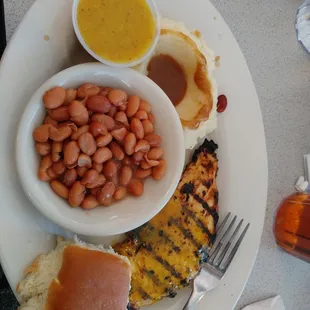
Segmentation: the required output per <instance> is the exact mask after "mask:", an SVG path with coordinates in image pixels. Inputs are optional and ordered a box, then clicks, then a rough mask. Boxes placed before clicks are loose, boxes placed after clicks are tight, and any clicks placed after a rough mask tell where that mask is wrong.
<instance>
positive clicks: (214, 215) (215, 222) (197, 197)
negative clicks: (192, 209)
mask: <svg viewBox="0 0 310 310" xmlns="http://www.w3.org/2000/svg"><path fill="white" fill-rule="evenodd" d="M194 198H195V200H196V201H198V202H199V203H200V204H201V205H202V206H203V207H204V209H206V210H207V211H208V212H209V213H210V215H211V216H212V217H213V220H214V225H215V226H216V224H217V222H218V219H219V216H218V214H217V212H216V211H215V210H212V209H211V208H210V207H209V205H208V204H207V203H206V202H205V201H204V200H203V199H202V198H200V197H199V196H198V195H197V194H195V195H194Z"/></svg>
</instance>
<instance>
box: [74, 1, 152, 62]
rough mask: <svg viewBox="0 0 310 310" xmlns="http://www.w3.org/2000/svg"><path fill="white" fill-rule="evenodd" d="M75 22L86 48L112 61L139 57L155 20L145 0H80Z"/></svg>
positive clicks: (147, 44) (148, 44) (132, 59)
mask: <svg viewBox="0 0 310 310" xmlns="http://www.w3.org/2000/svg"><path fill="white" fill-rule="evenodd" d="M77 21H78V26H79V29H80V32H81V35H82V37H83V39H84V41H85V42H86V44H87V45H88V46H89V48H90V49H91V50H92V51H93V52H94V53H96V54H97V55H98V56H100V57H102V58H104V59H106V60H108V61H111V62H116V63H127V62H132V61H134V60H137V59H139V58H140V57H142V56H143V55H144V54H145V53H146V52H147V50H148V49H149V48H150V46H151V45H152V42H153V39H154V36H155V28H156V25H155V20H154V17H153V15H152V12H151V9H150V8H149V6H148V4H147V3H146V0H80V2H79V5H78V12H77Z"/></svg>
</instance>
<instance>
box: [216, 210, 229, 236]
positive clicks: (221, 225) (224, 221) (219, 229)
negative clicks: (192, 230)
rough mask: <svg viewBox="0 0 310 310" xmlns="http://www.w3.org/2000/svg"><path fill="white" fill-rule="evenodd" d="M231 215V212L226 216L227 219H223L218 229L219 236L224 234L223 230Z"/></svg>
mask: <svg viewBox="0 0 310 310" xmlns="http://www.w3.org/2000/svg"><path fill="white" fill-rule="evenodd" d="M230 215H231V212H228V213H227V215H226V216H225V218H224V219H223V221H222V223H221V224H220V226H219V227H218V228H217V230H216V234H217V235H219V234H220V233H221V232H222V230H223V228H224V226H225V224H226V222H227V221H228V219H229V217H230Z"/></svg>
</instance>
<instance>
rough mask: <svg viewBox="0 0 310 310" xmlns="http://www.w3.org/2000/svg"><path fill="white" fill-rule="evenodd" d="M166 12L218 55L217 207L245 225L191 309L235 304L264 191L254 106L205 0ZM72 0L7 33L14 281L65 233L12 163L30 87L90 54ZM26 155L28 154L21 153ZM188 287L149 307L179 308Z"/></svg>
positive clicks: (2, 245)
mask: <svg viewBox="0 0 310 310" xmlns="http://www.w3.org/2000/svg"><path fill="white" fill-rule="evenodd" d="M156 3H157V5H158V8H159V11H160V12H161V14H162V15H163V16H165V17H168V18H171V19H175V20H178V21H182V22H184V23H185V24H186V25H187V27H188V28H189V29H191V28H192V29H195V28H196V29H198V30H200V31H201V33H202V36H203V38H204V39H205V40H206V42H207V43H208V45H209V46H210V47H211V48H212V49H213V50H214V51H215V52H216V54H217V55H219V56H220V57H221V61H220V63H221V65H220V68H219V69H217V72H216V78H217V81H218V84H219V93H224V94H225V95H226V96H227V97H228V101H229V105H228V109H227V110H226V112H225V113H224V114H222V115H219V128H218V129H217V130H216V132H215V134H214V135H213V139H214V140H215V141H216V142H217V143H218V144H219V151H218V158H219V167H220V170H219V174H218V180H217V182H218V186H219V192H220V215H221V216H223V214H225V213H226V212H227V211H228V210H229V211H231V212H234V213H236V214H238V215H239V216H241V217H243V218H244V219H245V220H246V221H249V222H250V223H251V227H250V229H249V231H248V233H247V235H246V238H245V239H244V241H243V243H242V246H241V248H240V250H239V251H238V253H237V255H236V257H235V259H234V261H233V263H232V265H231V267H230V269H229V270H228V272H227V275H226V276H225V278H224V280H223V281H222V282H221V285H220V286H219V287H218V288H217V289H215V290H213V291H211V292H210V293H208V294H207V295H206V296H205V297H204V298H203V300H202V301H201V303H200V304H199V305H198V306H197V310H203V309H216V310H228V309H233V307H234V305H235V303H236V301H237V300H238V298H239V296H240V294H241V292H242V290H243V287H244V285H245V283H246V281H247V279H248V276H249V274H250V272H251V269H252V266H253V263H254V260H255V257H256V254H257V250H258V247H259V242H260V237H261V233H262V229H263V223H264V215H265V206H266V197H267V185H268V184H267V183H268V181H267V179H268V173H267V155H266V144H265V137H264V128H263V121H262V117H261V112H260V106H259V102H258V98H257V94H256V91H255V87H254V85H253V82H252V78H251V75H250V72H249V70H248V67H247V64H246V61H245V59H244V57H243V55H242V53H241V51H240V49H239V46H238V44H237V42H236V40H235V39H234V37H233V35H232V33H231V32H230V30H229V28H228V26H227V25H226V23H225V22H224V20H223V19H222V17H221V16H220V15H219V13H218V12H217V11H216V10H215V8H214V7H213V6H212V4H211V3H210V2H209V1H208V0H169V1H167V0H157V1H156ZM71 6H72V0H66V1H63V0H53V1H51V0H37V1H36V2H35V3H34V5H33V7H32V8H31V9H30V11H29V12H28V13H27V15H26V17H25V18H24V20H23V22H22V23H21V25H20V26H19V28H18V30H17V31H16V33H15V35H14V37H13V38H12V40H11V42H10V44H9V46H8V48H7V50H6V52H5V55H4V56H3V58H2V61H1V69H0V94H1V103H0V104H1V114H0V133H1V135H0V137H1V138H0V141H1V147H0V159H1V160H0V171H1V174H0V185H1V186H0V257H1V263H2V265H3V268H4V271H5V273H6V275H7V277H8V280H9V282H10V284H11V286H12V287H13V288H15V287H16V284H17V282H18V281H19V280H20V278H21V277H22V272H23V270H24V268H25V267H26V266H27V265H28V264H29V263H30V262H31V261H32V260H33V259H34V258H35V257H36V256H37V255H38V254H39V253H42V252H46V251H48V250H50V249H52V248H53V246H54V245H55V237H54V233H61V234H66V232H64V231H63V230H61V229H59V228H58V227H57V226H55V225H54V224H52V223H51V222H49V221H48V220H47V219H45V218H44V217H43V216H42V215H41V214H39V213H38V212H37V211H36V209H35V208H34V207H33V206H32V205H31V203H30V202H29V200H28V199H27V197H26V196H25V194H24V192H23V190H22V189H21V186H20V183H19V180H18V177H17V172H16V164H15V160H14V158H15V156H14V155H15V154H14V152H15V147H14V145H15V138H16V133H17V124H18V122H19V120H20V117H21V115H22V113H23V111H24V109H25V106H26V105H27V103H28V102H29V100H30V98H31V96H32V94H33V93H34V92H35V91H36V89H37V88H38V87H39V86H40V85H42V83H44V82H45V81H46V80H47V79H48V78H50V77H51V76H53V75H54V74H56V73H57V72H59V71H61V70H62V69H64V68H67V67H70V66H72V65H74V64H77V63H81V62H88V61H89V57H88V56H87V55H86V54H85V53H84V52H83V50H82V49H81V47H80V46H79V45H78V43H77V40H76V38H75V36H74V31H73V27H72V23H71ZM24 156H27V154H25V155H24ZM188 293H189V289H186V290H183V291H181V292H180V293H179V294H178V296H177V297H176V298H174V299H168V298H166V299H165V300H163V301H161V302H159V303H157V304H155V305H153V306H151V307H150V309H151V310H180V309H182V306H183V305H184V303H185V300H186V298H187V296H188Z"/></svg>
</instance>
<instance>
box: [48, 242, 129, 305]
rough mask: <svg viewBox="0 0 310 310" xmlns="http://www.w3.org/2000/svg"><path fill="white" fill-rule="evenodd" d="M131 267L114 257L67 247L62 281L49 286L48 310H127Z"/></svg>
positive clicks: (62, 267) (61, 271)
mask: <svg viewBox="0 0 310 310" xmlns="http://www.w3.org/2000/svg"><path fill="white" fill-rule="evenodd" d="M129 268H130V267H129V266H128V264H126V263H125V262H124V261H123V260H122V259H121V258H117V257H115V255H113V254H109V253H103V252H100V251H90V250H87V249H83V248H80V247H78V246H74V245H71V246H67V247H66V248H65V249H64V253H63V262H62V266H61V269H60V271H59V273H58V280H53V281H52V283H51V285H50V287H49V291H48V299H47V307H46V309H47V310H65V309H75V310H85V309H113V310H123V309H125V308H126V305H127V298H128V291H129V285H130V273H129ZM116 275H117V276H116ZM107 296H109V297H107Z"/></svg>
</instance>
